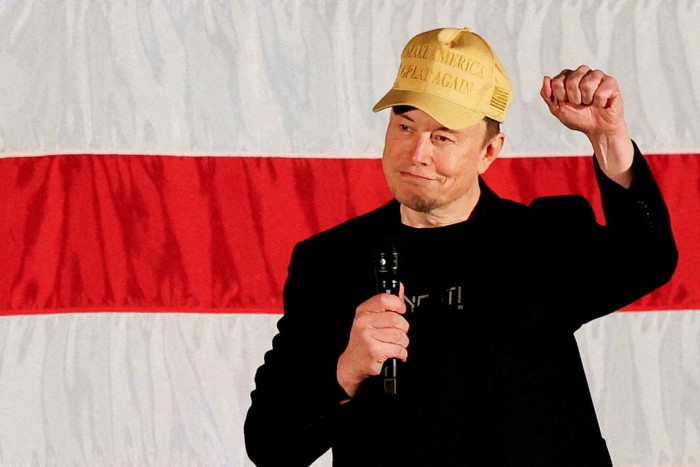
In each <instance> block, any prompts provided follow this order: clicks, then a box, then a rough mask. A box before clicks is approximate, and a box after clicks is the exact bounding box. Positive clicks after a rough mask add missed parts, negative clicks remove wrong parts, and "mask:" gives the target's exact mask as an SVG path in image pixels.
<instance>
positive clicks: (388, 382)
mask: <svg viewBox="0 0 700 467" xmlns="http://www.w3.org/2000/svg"><path fill="white" fill-rule="evenodd" d="M380 289H381V290H382V292H384V293H388V294H391V295H396V296H398V295H399V281H398V279H395V278H392V279H382V280H381V287H380ZM397 366H398V360H396V359H395V358H389V359H387V360H386V361H385V362H384V366H383V367H382V376H383V378H384V394H388V395H393V396H395V395H396V376H397V373H398V372H397Z"/></svg>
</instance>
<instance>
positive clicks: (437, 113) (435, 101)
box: [372, 89, 486, 130]
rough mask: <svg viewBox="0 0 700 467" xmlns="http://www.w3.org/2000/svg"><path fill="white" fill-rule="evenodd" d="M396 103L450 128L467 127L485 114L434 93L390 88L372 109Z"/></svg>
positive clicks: (381, 108)
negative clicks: (426, 115)
mask: <svg viewBox="0 0 700 467" xmlns="http://www.w3.org/2000/svg"><path fill="white" fill-rule="evenodd" d="M397 105H408V106H411V107H415V108H417V109H420V110H422V111H423V112H425V113H427V114H428V115H430V116H431V117H432V118H434V119H435V120H437V121H438V122H440V124H441V125H444V126H445V128H449V129H451V130H462V129H464V128H469V127H470V126H472V125H474V124H476V123H477V122H478V121H479V120H481V119H483V118H484V117H485V116H486V115H484V114H482V113H479V112H474V111H473V110H470V109H467V108H466V107H462V106H461V105H457V104H455V103H454V102H451V101H449V100H447V99H445V98H442V97H440V96H436V95H434V94H428V93H425V92H420V91H405V90H401V89H392V90H390V91H389V92H388V93H387V94H386V95H385V96H384V97H382V98H381V100H380V101H379V102H377V105H375V106H374V108H372V111H373V112H378V111H380V110H383V109H386V108H388V107H395V106H397Z"/></svg>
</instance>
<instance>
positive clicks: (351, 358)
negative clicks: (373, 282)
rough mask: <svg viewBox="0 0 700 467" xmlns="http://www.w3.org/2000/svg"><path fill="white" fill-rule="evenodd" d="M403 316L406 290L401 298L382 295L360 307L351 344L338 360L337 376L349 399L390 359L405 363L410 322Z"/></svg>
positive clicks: (356, 314) (351, 335)
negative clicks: (363, 382)
mask: <svg viewBox="0 0 700 467" xmlns="http://www.w3.org/2000/svg"><path fill="white" fill-rule="evenodd" d="M404 313H406V305H405V304H404V301H403V286H402V287H401V292H400V294H399V296H398V297H397V296H395V295H389V294H379V295H375V296H374V297H372V298H370V299H369V300H367V301H365V302H363V303H361V304H360V306H358V307H357V310H356V311H355V320H354V321H353V323H352V329H351V330H350V340H349V342H348V346H347V348H346V349H345V351H344V352H343V353H342V354H341V355H340V358H339V359H338V366H337V372H336V375H337V378H338V382H339V383H340V385H341V386H342V388H343V389H344V390H345V392H347V393H348V395H349V396H350V397H354V396H355V393H356V392H357V389H358V388H359V386H360V384H361V383H362V381H364V380H365V379H366V378H367V377H369V376H374V375H378V374H379V373H380V372H381V371H382V365H383V364H384V362H385V361H386V360H387V359H389V358H398V359H399V360H402V361H406V358H407V357H408V351H407V350H406V348H407V347H408V336H407V334H406V333H407V332H408V321H406V318H404V317H403V316H402V315H403V314H404Z"/></svg>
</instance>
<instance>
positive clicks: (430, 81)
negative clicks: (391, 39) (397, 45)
mask: <svg viewBox="0 0 700 467" xmlns="http://www.w3.org/2000/svg"><path fill="white" fill-rule="evenodd" d="M512 101H513V86H512V84H511V82H510V78H508V74H507V73H506V70H505V68H504V67H503V64H501V61H500V60H499V59H498V57H497V56H496V54H495V53H494V51H493V49H491V46H490V45H489V44H488V42H486V41H485V40H484V39H483V38H482V37H481V36H479V35H478V34H476V33H475V32H473V31H472V30H471V29H468V28H464V29H457V28H445V29H433V30H431V31H427V32H424V33H421V34H418V35H417V36H415V37H414V38H413V39H411V40H410V41H409V42H408V44H406V47H404V49H403V52H402V53H401V66H400V67H399V72H398V75H397V76H396V81H395V82H394V86H393V87H392V88H391V90H390V91H389V92H388V93H387V94H386V95H385V96H384V97H382V99H381V100H380V101H379V102H378V103H377V105H375V106H374V108H373V109H372V110H373V111H374V112H378V111H380V110H382V109H386V108H387V107H394V106H397V105H408V106H412V107H415V108H417V109H420V110H422V111H424V112H425V113H427V114H428V115H430V116H431V117H433V118H434V119H435V120H437V121H438V122H440V123H441V124H442V125H444V126H445V127H447V128H450V129H452V130H460V129H463V128H468V127H470V126H472V125H474V124H475V123H476V122H478V121H479V120H481V119H483V118H484V117H490V118H492V119H494V120H497V121H499V122H503V121H504V120H505V118H506V113H507V112H508V108H509V107H510V104H511V103H512Z"/></svg>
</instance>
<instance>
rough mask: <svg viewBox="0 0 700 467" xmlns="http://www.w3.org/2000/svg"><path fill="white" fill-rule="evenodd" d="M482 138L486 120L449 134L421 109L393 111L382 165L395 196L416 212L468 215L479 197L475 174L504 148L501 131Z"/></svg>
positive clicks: (440, 214) (483, 168)
mask: <svg viewBox="0 0 700 467" xmlns="http://www.w3.org/2000/svg"><path fill="white" fill-rule="evenodd" d="M485 135H486V122H485V121H484V120H481V121H479V122H478V123H477V124H475V125H473V126H471V127H469V128H466V129H463V130H450V129H447V128H445V127H444V126H442V125H441V124H440V123H438V122H437V121H436V120H435V119H433V118H432V117H431V116H430V115H428V114H427V113H425V112H423V111H422V110H418V109H412V110H409V111H408V112H405V113H402V114H396V113H394V112H393V111H392V113H391V117H390V119H389V126H388V128H387V132H386V140H385V146H384V157H383V160H382V163H383V167H384V175H385V177H386V179H387V182H388V184H389V188H390V189H391V191H392V193H393V194H394V197H395V198H396V199H397V200H398V201H399V202H400V203H401V204H402V205H404V206H405V207H407V208H409V209H410V210H412V211H415V212H416V213H422V214H428V215H435V216H440V217H451V218H458V217H464V216H468V215H469V213H470V212H471V210H472V209H473V208H474V205H475V204H476V201H477V200H478V198H479V184H478V176H479V175H480V174H482V173H484V172H485V171H486V169H487V168H488V166H489V165H490V164H491V162H492V161H493V160H494V159H495V158H496V157H497V156H498V152H499V151H500V148H501V146H502V144H503V134H502V133H499V134H498V135H497V136H496V137H494V138H492V139H491V140H490V141H488V142H485V141H484V140H485ZM494 140H495V143H494Z"/></svg>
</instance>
